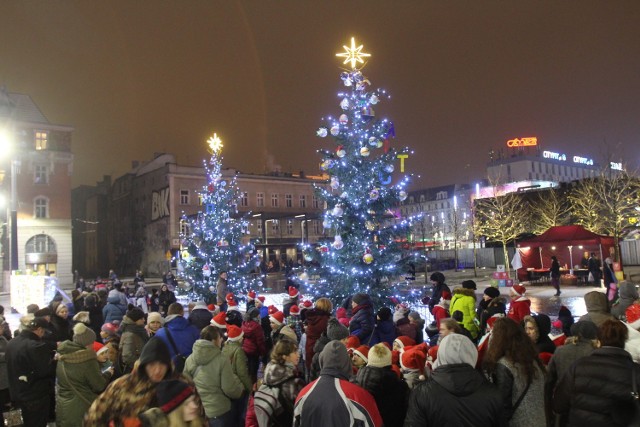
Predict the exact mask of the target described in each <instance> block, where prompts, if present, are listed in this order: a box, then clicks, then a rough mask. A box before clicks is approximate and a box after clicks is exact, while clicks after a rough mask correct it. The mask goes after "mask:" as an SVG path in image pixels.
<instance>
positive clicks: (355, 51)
mask: <svg viewBox="0 0 640 427" xmlns="http://www.w3.org/2000/svg"><path fill="white" fill-rule="evenodd" d="M362 46H363V45H360V46H358V47H356V39H355V38H354V37H351V47H348V46H342V47H343V48H344V52H343V53H336V56H337V57H340V58H345V60H344V62H343V64H347V63H349V62H350V63H351V69H352V70H357V69H358V67H356V65H357V64H358V63H360V64H364V59H362V58H368V57H370V56H371V54H369V53H364V52H362Z"/></svg>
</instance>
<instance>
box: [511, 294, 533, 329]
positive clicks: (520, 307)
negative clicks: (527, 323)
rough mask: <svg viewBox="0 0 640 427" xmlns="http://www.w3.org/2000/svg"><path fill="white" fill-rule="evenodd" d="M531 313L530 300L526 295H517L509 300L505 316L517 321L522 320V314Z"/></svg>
mask: <svg viewBox="0 0 640 427" xmlns="http://www.w3.org/2000/svg"><path fill="white" fill-rule="evenodd" d="M530 314H531V300H529V298H527V297H517V298H514V299H512V300H511V304H509V312H508V313H507V317H508V318H509V319H511V320H514V321H515V322H517V323H520V322H522V320H523V319H524V316H528V315H530Z"/></svg>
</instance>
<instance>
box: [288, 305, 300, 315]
mask: <svg viewBox="0 0 640 427" xmlns="http://www.w3.org/2000/svg"><path fill="white" fill-rule="evenodd" d="M289 314H291V315H293V316H298V315H299V314H300V307H298V306H297V305H295V304H293V305H292V306H291V308H289Z"/></svg>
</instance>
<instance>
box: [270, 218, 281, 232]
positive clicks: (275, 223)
mask: <svg viewBox="0 0 640 427" xmlns="http://www.w3.org/2000/svg"><path fill="white" fill-rule="evenodd" d="M279 230H280V224H279V223H278V220H277V219H274V220H272V221H271V231H272V232H273V233H274V234H275V233H277V232H278V231H279Z"/></svg>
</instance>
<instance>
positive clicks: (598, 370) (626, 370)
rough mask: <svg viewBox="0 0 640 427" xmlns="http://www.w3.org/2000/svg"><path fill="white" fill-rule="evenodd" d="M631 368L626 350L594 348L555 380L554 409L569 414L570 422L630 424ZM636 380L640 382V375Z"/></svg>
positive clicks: (631, 411) (599, 424) (609, 424)
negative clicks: (560, 377) (556, 381)
mask: <svg viewBox="0 0 640 427" xmlns="http://www.w3.org/2000/svg"><path fill="white" fill-rule="evenodd" d="M632 372H633V361H632V360H631V356H630V355H629V353H627V352H626V351H625V350H623V349H621V348H617V347H602V348H599V349H596V350H594V351H593V353H591V355H590V356H586V357H583V358H581V359H578V360H577V361H576V362H575V363H574V364H573V365H572V366H571V367H570V368H569V370H568V371H567V373H566V374H565V375H564V376H563V377H562V379H561V380H560V381H559V382H558V385H557V387H556V391H555V394H554V396H553V409H554V410H555V412H557V413H559V414H568V415H569V423H568V425H569V426H580V427H584V426H590V427H596V426H607V427H613V426H629V425H632V424H630V423H631V420H632V419H633V418H632V417H633V415H634V413H635V403H634V402H633V399H632V397H631V389H632V386H631V375H632ZM637 372H640V370H638V371H636V373H637ZM636 381H637V383H638V384H640V375H638V376H636Z"/></svg>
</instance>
